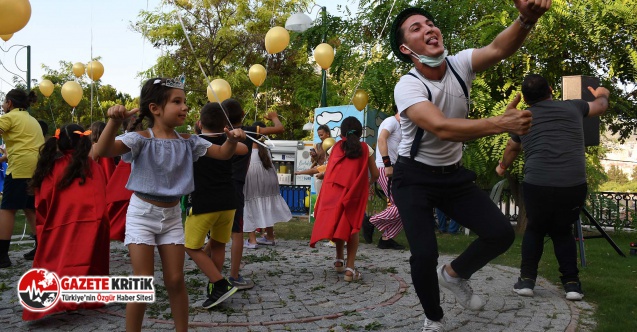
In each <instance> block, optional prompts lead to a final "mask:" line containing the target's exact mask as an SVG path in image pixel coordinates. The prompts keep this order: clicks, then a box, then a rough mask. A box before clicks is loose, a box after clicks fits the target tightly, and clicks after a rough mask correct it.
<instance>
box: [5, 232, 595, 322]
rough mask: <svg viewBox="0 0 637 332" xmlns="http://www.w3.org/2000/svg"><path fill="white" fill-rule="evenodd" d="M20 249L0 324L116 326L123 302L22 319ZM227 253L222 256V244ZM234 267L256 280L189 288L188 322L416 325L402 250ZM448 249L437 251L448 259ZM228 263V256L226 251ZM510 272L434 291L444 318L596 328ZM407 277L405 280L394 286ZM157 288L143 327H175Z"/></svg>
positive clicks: (282, 252) (255, 261) (265, 256)
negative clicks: (341, 262) (235, 286)
mask: <svg viewBox="0 0 637 332" xmlns="http://www.w3.org/2000/svg"><path fill="white" fill-rule="evenodd" d="M28 250H30V249H29V248H26V247H25V248H24V249H21V250H19V251H14V252H10V256H11V259H12V260H13V261H14V263H15V262H17V263H16V264H15V266H14V267H12V268H10V269H5V270H0V273H2V276H3V277H4V276H7V278H6V279H7V281H5V284H7V286H8V288H7V289H4V290H2V291H0V298H1V299H2V301H0V326H4V327H5V328H6V329H9V330H12V331H13V330H16V331H27V330H38V331H58V330H68V331H108V332H113V331H119V330H123V329H124V327H125V319H124V316H125V304H121V303H117V304H108V305H106V306H105V307H104V308H103V309H100V310H94V311H86V310H80V311H77V312H71V313H61V314H56V315H53V316H49V317H47V318H44V319H42V320H40V321H36V322H23V321H22V320H21V315H22V308H21V306H20V304H19V301H18V299H17V296H16V295H15V294H16V292H15V287H16V283H17V281H18V280H19V278H20V276H21V275H22V273H24V272H25V271H26V270H27V269H28V268H29V266H28V264H26V263H24V262H21V261H23V260H22V259H21V257H20V256H21V255H22V254H23V253H24V252H26V251H28ZM227 250H228V252H227V253H226V257H230V253H229V246H228V248H227ZM125 252H126V250H125V248H124V246H123V244H121V243H115V242H114V243H112V244H111V264H110V271H111V274H112V275H129V274H130V273H131V272H130V271H131V266H130V261H129V259H128V258H126V257H124V255H123V253H125ZM244 254H245V256H244V258H245V261H244V265H243V267H242V274H243V275H244V276H245V277H248V278H251V279H252V280H253V281H255V283H256V286H255V287H254V288H253V289H250V290H244V291H241V292H240V293H237V294H235V295H233V296H232V297H230V298H229V299H227V300H226V301H224V302H223V303H222V304H221V305H220V306H218V307H216V308H214V309H213V310H211V311H208V310H204V309H202V308H200V305H201V302H202V301H203V300H204V299H205V296H204V294H203V293H202V292H201V291H200V288H197V287H195V288H197V291H196V293H194V294H189V298H190V306H191V308H190V318H189V320H190V322H191V324H192V325H191V330H193V331H210V330H214V331H220V332H221V331H231V332H247V331H258V332H265V331H267V332H274V331H348V330H359V331H362V330H364V329H365V327H366V326H367V327H368V328H373V327H376V328H378V330H382V331H417V330H420V329H421V328H422V321H423V309H422V307H421V306H420V303H419V300H418V297H417V296H416V294H415V291H414V289H413V286H412V285H411V276H410V267H409V252H407V251H395V250H380V249H377V248H376V247H375V246H374V245H368V244H361V245H360V247H359V258H360V259H358V260H357V269H359V270H360V271H361V272H362V273H363V280H362V281H357V282H351V283H348V282H345V281H344V280H343V274H342V273H341V274H339V273H336V271H335V270H334V268H333V265H332V262H333V260H334V258H333V256H334V250H333V249H331V248H324V247H317V248H316V249H312V248H309V247H308V246H307V243H306V242H302V241H286V240H281V241H278V242H277V245H276V246H272V247H267V248H264V249H263V250H262V249H258V250H256V251H250V252H246V253H244ZM451 260H452V257H449V256H441V257H440V259H439V261H440V262H441V263H443V262H449V261H451ZM226 265H229V260H228V259H227V260H226ZM195 270H197V268H196V266H195V264H194V262H193V261H192V260H188V259H187V260H186V262H185V266H184V271H186V272H188V271H195ZM518 273H519V271H518V270H517V269H515V268H511V267H504V266H497V265H487V266H486V267H485V268H483V269H482V270H480V271H478V272H477V273H475V274H474V276H473V277H472V279H471V285H472V287H473V289H474V291H475V293H476V294H478V295H479V296H481V297H483V299H485V301H486V306H485V308H484V310H483V311H481V312H472V311H468V310H465V309H463V308H462V307H460V306H459V305H458V304H457V302H456V299H455V297H454V296H453V294H451V293H450V292H448V291H447V290H444V289H443V290H442V292H441V306H442V308H443V310H444V312H445V319H446V321H447V324H446V327H447V329H448V330H450V331H564V330H565V329H566V327H567V326H569V324H570V321H571V317H573V316H574V315H579V317H580V319H581V323H580V325H578V326H576V327H575V329H576V330H577V331H591V330H593V329H594V328H595V325H596V324H595V321H594V320H593V319H592V316H593V314H594V311H595V308H594V307H593V306H591V305H590V304H588V303H586V302H585V301H581V302H576V303H570V302H568V301H567V300H566V299H565V298H564V293H563V290H562V289H561V287H558V286H555V285H553V284H552V283H550V282H549V281H548V280H545V279H542V278H539V279H538V282H537V284H536V288H535V293H536V295H535V297H533V298H525V297H520V296H518V295H516V294H515V293H513V292H512V290H511V288H512V285H513V282H514V281H515V280H516V278H517V275H518ZM155 277H156V280H155V282H156V284H157V285H163V273H162V271H161V262H160V260H159V255H155ZM186 279H187V280H188V282H189V284H190V283H193V284H197V283H200V284H201V285H205V283H206V281H207V279H206V277H205V276H204V275H203V274H196V273H195V274H188V275H187V277H186ZM401 285H407V288H406V289H404V288H401ZM158 289H161V290H162V291H163V292H158V293H157V302H156V303H155V305H157V307H159V308H162V309H160V310H159V315H158V316H159V318H158V319H153V318H151V317H149V315H148V313H147V314H146V317H145V320H144V323H143V329H144V330H149V331H150V330H157V331H171V330H174V325H173V324H172V322H171V321H169V320H164V319H162V318H163V317H164V314H169V313H170V308H169V306H168V299H167V295H166V293H165V291H164V288H163V287H158Z"/></svg>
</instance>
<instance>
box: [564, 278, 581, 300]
mask: <svg viewBox="0 0 637 332" xmlns="http://www.w3.org/2000/svg"><path fill="white" fill-rule="evenodd" d="M564 292H565V293H566V299H567V300H571V301H580V300H581V299H583V298H584V292H582V284H581V283H580V282H579V281H570V282H567V283H565V284H564Z"/></svg>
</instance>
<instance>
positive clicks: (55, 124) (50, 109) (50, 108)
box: [49, 101, 58, 128]
mask: <svg viewBox="0 0 637 332" xmlns="http://www.w3.org/2000/svg"><path fill="white" fill-rule="evenodd" d="M49 111H51V118H53V126H54V127H55V128H57V127H58V125H57V123H55V116H54V115H53V107H51V101H49Z"/></svg>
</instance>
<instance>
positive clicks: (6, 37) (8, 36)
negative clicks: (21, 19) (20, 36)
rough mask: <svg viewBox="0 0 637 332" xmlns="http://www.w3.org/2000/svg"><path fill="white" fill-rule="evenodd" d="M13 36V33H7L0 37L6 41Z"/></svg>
mask: <svg viewBox="0 0 637 332" xmlns="http://www.w3.org/2000/svg"><path fill="white" fill-rule="evenodd" d="M11 37H13V34H12V33H9V34H6V35H0V38H2V40H4V41H9V39H11Z"/></svg>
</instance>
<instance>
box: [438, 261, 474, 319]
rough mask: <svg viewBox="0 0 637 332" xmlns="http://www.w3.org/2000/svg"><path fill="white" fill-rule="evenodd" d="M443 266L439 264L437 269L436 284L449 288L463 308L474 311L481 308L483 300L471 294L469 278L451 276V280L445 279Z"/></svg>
mask: <svg viewBox="0 0 637 332" xmlns="http://www.w3.org/2000/svg"><path fill="white" fill-rule="evenodd" d="M444 267H445V266H444V265H441V266H439V267H438V269H437V273H438V284H439V285H440V286H442V287H444V288H446V289H448V290H450V291H451V292H452V293H453V295H455V296H456V301H457V302H458V304H460V305H461V306H462V307H463V308H465V309H469V310H476V311H478V310H481V309H482V308H483V307H484V302H483V301H482V299H481V298H480V297H479V296H477V295H475V294H473V289H471V285H469V280H467V279H462V278H451V280H447V277H445V276H444V271H443V270H444Z"/></svg>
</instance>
